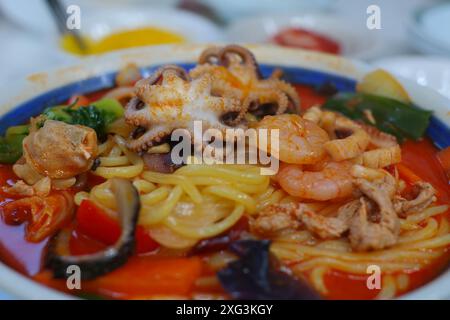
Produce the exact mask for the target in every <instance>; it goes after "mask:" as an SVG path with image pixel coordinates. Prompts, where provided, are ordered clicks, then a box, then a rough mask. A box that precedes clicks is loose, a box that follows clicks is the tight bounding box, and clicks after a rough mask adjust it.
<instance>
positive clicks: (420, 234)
mask: <svg viewBox="0 0 450 320" xmlns="http://www.w3.org/2000/svg"><path fill="white" fill-rule="evenodd" d="M437 231H438V223H437V221H436V220H435V219H433V218H430V219H428V221H427V225H426V227H425V228H423V229H422V230H418V231H410V232H408V233H407V234H406V235H402V236H401V237H400V238H399V240H398V243H400V244H403V243H411V242H415V241H420V240H424V239H428V238H431V237H433V236H434V235H435V234H436V233H437Z"/></svg>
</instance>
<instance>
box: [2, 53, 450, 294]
mask: <svg viewBox="0 0 450 320" xmlns="http://www.w3.org/2000/svg"><path fill="white" fill-rule="evenodd" d="M211 45H217V44H182V45H165V46H151V47H141V48H136V49H130V50H124V51H117V52H112V53H108V54H105V55H98V56H92V57H89V58H85V59H83V60H81V61H80V62H79V63H78V64H76V65H71V66H67V67H63V68H58V69H55V70H52V71H46V72H40V73H35V74H32V75H30V76H28V77H27V78H24V79H12V80H11V81H10V82H8V85H7V86H2V87H0V116H2V115H3V114H5V113H6V112H8V111H9V110H11V109H13V108H14V107H15V106H17V105H19V104H20V103H23V102H25V101H27V100H29V99H31V98H32V97H34V96H37V95H39V94H42V93H44V92H47V91H49V90H51V89H55V88H58V87H61V86H63V85H66V84H69V83H73V82H76V81H79V80H82V79H86V78H90V77H93V76H95V75H102V74H106V73H109V72H112V71H117V70H118V69H120V68H121V67H123V66H125V65H126V64H128V63H130V62H134V63H136V64H138V65H139V66H151V65H159V64H164V63H176V62H178V63H186V62H194V61H196V60H197V58H198V56H199V53H200V52H201V51H202V50H203V49H205V48H206V47H208V46H211ZM246 47H248V48H249V49H250V50H252V52H253V53H254V54H255V56H256V58H257V60H258V61H259V62H260V63H263V64H272V65H279V66H291V67H302V68H305V69H311V70H317V71H323V72H328V73H332V74H336V75H340V76H344V77H348V78H352V79H355V80H359V79H361V77H362V76H363V75H364V74H365V73H367V72H368V71H370V70H371V69H373V67H371V66H369V65H367V64H364V63H362V62H359V61H356V60H350V59H346V58H343V57H339V56H333V55H328V54H323V53H317V52H312V51H306V50H298V49H290V48H281V47H277V46H270V45H257V44H248V45H246ZM280 56H283V59H280ZM399 80H400V82H401V83H402V84H403V85H404V86H405V89H406V90H407V91H408V93H409V94H410V96H411V98H412V99H413V101H415V102H417V103H418V104H419V105H425V106H427V107H428V108H430V107H433V109H434V110H435V112H436V116H437V117H438V118H439V119H441V120H442V121H444V122H445V123H446V124H447V126H450V117H449V114H450V113H449V111H450V101H449V100H448V99H446V98H445V97H443V96H441V95H440V94H438V93H437V92H435V91H434V90H431V89H429V88H426V87H423V86H420V85H418V84H416V83H414V82H413V81H409V80H406V79H403V78H399ZM0 289H2V290H4V291H5V292H6V293H8V294H11V295H13V296H14V297H18V298H21V299H71V298H72V299H73V298H74V297H72V296H69V295H67V294H64V293H61V292H58V291H56V290H53V289H49V288H47V287H44V286H42V285H40V284H38V283H36V282H34V281H32V280H31V279H29V278H27V277H25V276H23V275H21V274H20V273H18V272H16V271H15V270H13V269H11V268H10V267H8V266H6V265H4V264H3V263H0ZM400 298H401V299H449V298H450V269H447V271H445V272H444V273H443V274H441V275H440V276H438V277H437V278H436V279H434V280H432V281H431V282H429V283H427V284H426V285H424V286H422V287H420V288H418V289H416V290H414V291H412V292H411V293H408V294H406V295H403V296H401V297H400Z"/></svg>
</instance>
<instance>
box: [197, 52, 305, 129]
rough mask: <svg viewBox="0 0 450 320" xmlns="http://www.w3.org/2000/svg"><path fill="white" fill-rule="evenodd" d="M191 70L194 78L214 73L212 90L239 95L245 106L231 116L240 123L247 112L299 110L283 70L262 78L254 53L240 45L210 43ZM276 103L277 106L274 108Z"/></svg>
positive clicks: (223, 93)
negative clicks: (215, 45) (281, 72)
mask: <svg viewBox="0 0 450 320" xmlns="http://www.w3.org/2000/svg"><path fill="white" fill-rule="evenodd" d="M198 63H199V64H198V65H197V66H196V67H195V68H193V69H192V70H191V71H190V76H191V77H192V78H194V79H196V78H198V77H200V76H202V75H204V74H210V75H212V76H213V79H214V84H213V92H214V93H215V94H217V95H231V96H234V97H236V98H238V99H239V100H240V101H241V103H242V105H243V107H242V108H241V110H240V112H239V113H238V114H236V115H235V117H234V118H233V119H232V120H231V121H232V123H239V122H240V121H241V120H242V118H243V117H244V116H245V114H246V113H247V112H252V113H254V114H256V115H262V116H263V115H267V114H282V113H284V112H285V111H286V110H288V109H290V111H292V112H294V113H299V108H300V98H299V96H298V94H297V91H296V90H295V89H294V87H292V86H291V85H290V84H288V83H286V82H284V81H283V80H281V79H279V75H280V73H276V72H274V73H273V74H272V76H271V77H269V78H267V79H263V78H262V75H261V73H260V70H259V67H258V64H257V62H256V59H255V57H254V56H253V54H252V53H251V52H250V51H249V50H248V49H246V48H244V47H241V46H237V45H228V46H225V47H211V48H208V49H206V50H205V51H204V52H203V53H202V54H201V56H200V59H199V61H198ZM274 107H275V108H274Z"/></svg>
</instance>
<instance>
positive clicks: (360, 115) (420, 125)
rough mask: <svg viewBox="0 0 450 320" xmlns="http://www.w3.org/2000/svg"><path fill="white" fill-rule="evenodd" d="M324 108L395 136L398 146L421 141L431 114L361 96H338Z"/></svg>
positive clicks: (375, 97)
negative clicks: (406, 141)
mask: <svg viewBox="0 0 450 320" xmlns="http://www.w3.org/2000/svg"><path fill="white" fill-rule="evenodd" d="M323 107H324V108H325V109H329V110H332V111H337V112H340V113H342V114H343V115H345V116H347V117H349V118H351V119H354V120H362V121H364V122H365V123H367V124H370V125H374V126H375V127H377V128H378V129H379V130H381V131H384V132H387V133H389V134H392V135H394V136H395V137H397V139H398V140H399V141H400V142H402V141H404V140H405V139H413V140H418V139H420V138H421V137H423V135H424V134H425V131H426V129H427V127H428V124H429V121H430V117H431V114H432V112H431V111H427V110H422V109H419V108H417V107H416V106H414V105H409V104H405V103H403V102H401V101H398V100H394V99H391V98H386V97H381V96H376V95H371V94H363V93H342V94H338V95H336V96H334V97H333V98H331V99H329V100H327V101H326V102H325V103H324V105H323ZM368 112H370V113H371V115H372V116H373V118H374V119H375V124H374V123H371V121H370V120H369V118H368V116H367V113H368Z"/></svg>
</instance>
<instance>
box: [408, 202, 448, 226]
mask: <svg viewBox="0 0 450 320" xmlns="http://www.w3.org/2000/svg"><path fill="white" fill-rule="evenodd" d="M447 210H448V206H446V205H442V206H436V207H429V208H427V209H425V210H424V211H422V212H420V213H416V214H412V215H409V216H408V217H407V218H406V221H407V222H410V223H417V222H420V221H423V220H425V219H426V218H429V217H432V216H435V215H438V214H441V213H444V212H445V211H447Z"/></svg>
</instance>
